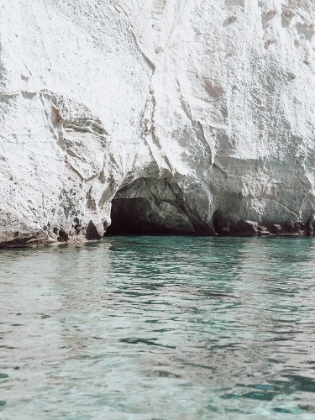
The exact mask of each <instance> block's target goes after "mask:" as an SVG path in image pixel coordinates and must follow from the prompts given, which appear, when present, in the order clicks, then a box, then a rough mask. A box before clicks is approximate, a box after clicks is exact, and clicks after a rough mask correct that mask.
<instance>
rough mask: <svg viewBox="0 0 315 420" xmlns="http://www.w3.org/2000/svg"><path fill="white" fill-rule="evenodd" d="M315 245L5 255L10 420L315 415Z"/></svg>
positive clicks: (156, 245)
mask: <svg viewBox="0 0 315 420" xmlns="http://www.w3.org/2000/svg"><path fill="white" fill-rule="evenodd" d="M314 298H315V241H314V239H311V238H274V239H272V238H209V237H197V238H196V237H108V238H106V239H105V240H104V241H102V242H100V243H92V244H88V245H82V246H62V247H55V248H42V249H32V250H2V251H1V252H0V299H1V302H0V419H1V420H7V419H10V420H11V419H14V420H20V419H34V420H42V419H45V420H46V419H69V420H70V419H71V420H72V419H73V420H74V419H75V420H87V419H99V420H101V419H108V420H116V419H117V420H120V419H132V420H172V419H174V420H177V419H178V420H186V419H187V420H197V419H243V418H244V419H263V418H267V419H290V418H292V419H297V418H298V419H315V299H314Z"/></svg>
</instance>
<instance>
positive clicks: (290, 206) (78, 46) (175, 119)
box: [0, 0, 315, 246]
mask: <svg viewBox="0 0 315 420" xmlns="http://www.w3.org/2000/svg"><path fill="white" fill-rule="evenodd" d="M314 34H315V6H314V5H313V2H312V1H311V0H212V1H211V0H210V1H209V0H147V1H145V2H143V1H139V0H115V1H114V0H107V1H104V0H80V1H77V0H67V1H66V0H38V1H36V2H29V1H27V0H10V2H6V1H2V2H1V3H0V124H1V125H0V127H1V131H0V244H1V246H24V245H33V244H38V243H55V242H58V241H59V242H65V241H83V240H86V239H88V240H90V239H99V238H100V237H102V236H103V234H104V232H105V231H106V229H107V227H108V226H109V225H110V221H111V204H112V202H113V220H114V221H115V224H116V230H119V229H120V228H121V229H122V230H123V229H128V228H129V230H130V229H131V230H132V229H133V227H134V230H138V231H139V230H140V231H141V230H142V231H148V232H153V231H154V232H161V233H174V232H175V233H189V234H194V233H197V234H216V233H219V234H246V235H247V234H254V235H256V234H259V235H260V234H268V233H272V234H313V219H314V212H315V195H314V193H315V189H314V188H315V118H314V109H315V74H314V72H315V41H314V39H315V38H314ZM135 203H136V204H135ZM113 228H114V223H113Z"/></svg>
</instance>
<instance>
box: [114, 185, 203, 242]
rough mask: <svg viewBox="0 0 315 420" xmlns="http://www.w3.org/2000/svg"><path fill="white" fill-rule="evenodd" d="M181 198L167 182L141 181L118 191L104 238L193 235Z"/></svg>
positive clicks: (187, 212)
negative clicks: (115, 236) (107, 236)
mask: <svg viewBox="0 0 315 420" xmlns="http://www.w3.org/2000/svg"><path fill="white" fill-rule="evenodd" d="M196 233H197V229H196V223H195V222H194V220H192V217H191V214H190V211H189V208H188V206H187V203H186V200H185V197H184V194H183V192H182V190H181V189H180V188H179V186H178V184H176V183H172V182H170V181H168V180H157V179H153V178H140V179H138V180H136V181H134V182H132V183H131V184H128V185H126V186H124V187H122V188H121V189H120V190H118V191H117V193H116V195H115V196H114V198H113V200H112V209H111V225H110V226H109V227H108V229H107V231H106V234H107V235H124V234H127V235H128V234H141V235H195V234H196Z"/></svg>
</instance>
